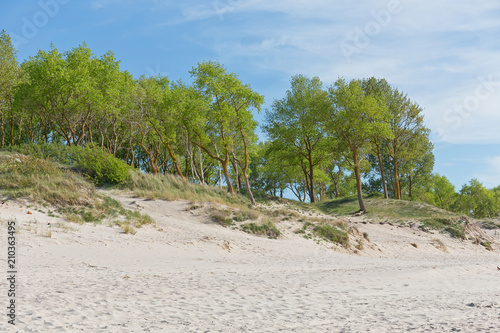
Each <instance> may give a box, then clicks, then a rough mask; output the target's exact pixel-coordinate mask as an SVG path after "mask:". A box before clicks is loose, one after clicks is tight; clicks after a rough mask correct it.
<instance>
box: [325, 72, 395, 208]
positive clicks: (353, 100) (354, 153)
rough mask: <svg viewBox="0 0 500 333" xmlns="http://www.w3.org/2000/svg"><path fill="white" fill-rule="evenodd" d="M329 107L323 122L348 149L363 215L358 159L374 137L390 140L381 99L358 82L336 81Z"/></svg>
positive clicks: (330, 89)
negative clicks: (330, 106) (366, 91)
mask: <svg viewBox="0 0 500 333" xmlns="http://www.w3.org/2000/svg"><path fill="white" fill-rule="evenodd" d="M329 94H330V98H331V101H332V105H333V108H332V109H331V114H330V115H329V116H328V118H327V119H326V124H327V126H328V128H329V131H330V135H331V136H332V137H337V138H339V139H340V140H341V141H343V142H344V143H345V145H346V146H347V147H349V151H350V160H349V162H350V165H351V167H352V170H353V172H354V175H355V178H356V191H357V195H358V202H359V208H360V211H363V212H366V207H365V204H364V201H363V195H362V188H361V156H362V155H363V154H364V153H366V150H367V149H368V148H369V144H370V140H372V138H373V137H374V136H378V137H381V138H391V131H390V127H389V124H388V121H389V119H390V115H389V113H388V112H387V111H386V110H387V108H386V107H385V101H384V99H381V98H380V97H378V96H374V95H369V94H366V93H365V92H364V91H363V89H362V86H361V82H360V81H359V80H353V81H350V82H346V81H345V80H344V79H338V80H337V81H336V82H335V84H334V85H332V86H331V87H330V88H329Z"/></svg>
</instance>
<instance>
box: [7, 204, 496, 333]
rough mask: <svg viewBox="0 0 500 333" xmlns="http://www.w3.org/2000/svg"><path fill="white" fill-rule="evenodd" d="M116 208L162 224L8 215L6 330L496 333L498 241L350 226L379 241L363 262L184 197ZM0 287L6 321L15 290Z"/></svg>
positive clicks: (283, 225) (15, 211) (10, 207)
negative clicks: (11, 225) (236, 222)
mask: <svg viewBox="0 0 500 333" xmlns="http://www.w3.org/2000/svg"><path fill="white" fill-rule="evenodd" d="M116 198H117V199H119V201H121V202H122V204H123V205H124V207H126V208H128V209H138V210H140V211H141V212H144V213H147V214H149V215H150V216H151V217H152V218H153V219H154V220H155V221H156V225H155V226H145V227H143V228H141V229H138V230H137V234H135V235H131V234H125V233H123V231H122V229H120V228H119V227H116V226H115V227H111V226H107V225H94V224H89V223H87V224H82V225H81V224H75V223H68V222H65V221H63V220H62V219H60V218H56V217H50V216H48V214H47V213H46V212H45V213H41V212H39V211H38V210H36V209H34V207H31V208H29V207H27V206H26V203H25V204H22V203H16V202H13V201H7V202H5V203H4V204H2V205H0V217H1V219H2V229H1V230H2V233H3V236H1V237H0V239H1V242H0V245H1V247H0V248H1V249H3V252H4V253H2V254H1V261H0V262H1V265H2V266H3V267H6V266H7V262H6V239H7V227H6V225H7V224H6V222H7V221H16V224H17V228H18V234H17V236H16V237H17V242H18V246H17V253H18V254H17V268H18V276H17V279H18V281H17V290H16V303H17V319H16V321H17V322H16V326H15V327H13V326H12V325H9V324H8V323H7V318H6V316H5V315H4V316H3V319H2V320H1V321H0V331H2V332H7V331H8V332H411V331H414V332H498V330H499V327H500V301H499V300H500V270H498V269H497V266H500V255H499V251H498V241H500V233H497V234H496V235H495V234H494V231H491V232H490V234H489V236H490V237H492V238H493V239H495V240H496V243H495V242H494V243H492V244H493V245H494V248H495V251H487V250H486V249H485V248H484V247H482V246H478V245H474V244H472V243H471V242H470V241H460V240H456V239H452V238H450V237H448V236H445V235H443V234H439V233H436V234H429V233H424V232H421V231H419V230H417V229H414V228H408V227H398V226H395V225H390V224H384V225H380V224H378V223H376V224H375V223H369V222H368V223H366V221H364V220H362V218H351V219H350V220H349V223H351V224H353V225H356V226H357V228H358V229H359V231H360V232H367V233H368V235H369V237H370V240H371V242H370V243H369V244H367V246H365V248H364V249H363V250H362V251H359V252H358V253H357V254H355V253H353V252H352V251H347V250H345V249H343V248H340V247H336V246H335V245H332V244H326V243H324V242H315V241H314V240H307V239H304V238H303V237H301V236H300V235H297V234H295V233H294V230H295V229H296V228H297V227H296V226H294V225H293V223H292V222H288V221H287V222H277V225H278V227H279V228H280V230H281V231H282V232H283V235H282V236H281V237H280V238H279V239H277V240H273V239H266V238H262V237H257V236H253V235H249V234H246V233H244V232H242V231H239V230H233V229H231V228H224V227H222V226H220V225H218V224H215V223H213V222H211V221H210V220H209V219H208V218H207V216H206V214H204V213H203V209H200V210H195V211H187V210H186V207H187V205H188V202H185V201H172V202H170V201H161V200H144V199H140V198H132V197H126V196H121V197H116ZM28 211H29V212H30V213H31V214H28ZM363 222H365V223H363ZM436 239H439V240H441V241H442V243H443V244H444V245H445V246H446V252H444V251H443V249H438V248H437V247H436V246H435V244H434V243H435V240H436ZM433 242H434V243H433ZM412 243H413V245H412ZM4 270H6V268H4ZM0 288H1V295H2V296H1V297H0V299H2V307H3V308H4V312H5V306H6V302H7V298H6V295H7V288H8V286H7V283H6V281H5V280H3V281H2V282H1V285H0Z"/></svg>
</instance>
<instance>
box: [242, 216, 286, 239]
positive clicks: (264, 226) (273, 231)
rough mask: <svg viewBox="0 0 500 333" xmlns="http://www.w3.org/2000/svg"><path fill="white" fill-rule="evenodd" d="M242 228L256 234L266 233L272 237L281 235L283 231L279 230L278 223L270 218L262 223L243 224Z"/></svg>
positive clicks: (265, 234)
mask: <svg viewBox="0 0 500 333" xmlns="http://www.w3.org/2000/svg"><path fill="white" fill-rule="evenodd" d="M241 229H242V230H243V231H244V232H247V233H250V234H254V235H264V236H267V237H268V238H271V239H276V238H278V237H279V236H280V235H281V231H279V229H278V228H277V227H276V225H275V224H274V223H273V222H271V221H269V220H265V221H263V222H262V223H261V224H258V223H253V222H252V223H248V224H242V225H241Z"/></svg>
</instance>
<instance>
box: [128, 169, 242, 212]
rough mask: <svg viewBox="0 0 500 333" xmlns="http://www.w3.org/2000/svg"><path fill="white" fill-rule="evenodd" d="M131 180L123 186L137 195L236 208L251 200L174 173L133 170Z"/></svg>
mask: <svg viewBox="0 0 500 333" xmlns="http://www.w3.org/2000/svg"><path fill="white" fill-rule="evenodd" d="M130 175H131V180H130V181H129V182H128V183H127V184H126V185H124V186H123V188H126V189H129V190H130V191H132V192H133V193H134V194H135V195H137V196H139V197H143V198H149V199H162V200H170V201H173V200H190V201H191V202H212V203H218V204H224V205H228V206H231V207H235V208H245V207H246V208H248V206H249V201H248V199H247V198H245V197H244V196H242V195H238V194H229V193H227V192H226V191H224V190H220V189H218V188H216V187H212V186H202V185H197V184H192V183H190V182H189V181H187V180H185V179H181V178H178V177H176V176H173V175H152V174H145V173H142V172H139V171H132V172H131V174H130Z"/></svg>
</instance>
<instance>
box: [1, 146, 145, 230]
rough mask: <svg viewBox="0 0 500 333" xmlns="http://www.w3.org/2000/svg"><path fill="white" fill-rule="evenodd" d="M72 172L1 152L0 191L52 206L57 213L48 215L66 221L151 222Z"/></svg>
mask: <svg viewBox="0 0 500 333" xmlns="http://www.w3.org/2000/svg"><path fill="white" fill-rule="evenodd" d="M35 155H36V154H35ZM74 171H75V169H71V168H67V167H64V166H62V165H60V164H59V163H56V162H54V160H52V159H43V158H37V157H35V156H26V155H21V154H15V153H8V152H2V153H0V189H1V194H2V195H4V196H6V197H7V198H12V199H16V198H25V199H28V200H30V201H32V202H33V203H38V204H40V205H41V206H48V205H52V206H54V207H55V211H56V212H55V213H53V212H51V211H50V210H49V211H48V213H49V215H50V216H55V217H63V218H65V219H66V220H67V221H69V222H75V223H85V222H91V223H102V221H103V220H106V219H107V220H109V219H113V218H115V224H117V225H120V226H122V227H123V226H124V225H128V227H127V228H128V229H130V228H131V227H132V226H133V227H136V228H140V227H141V226H143V225H145V224H151V223H154V221H153V220H152V219H151V217H150V216H148V215H145V214H141V213H139V212H137V211H130V210H126V209H124V208H123V206H122V205H121V204H120V203H119V202H117V201H116V200H114V199H111V198H109V197H106V196H101V195H98V194H97V192H96V188H95V186H94V184H92V183H90V182H88V181H87V180H86V179H84V177H82V176H81V175H79V174H78V173H76V172H74ZM94 179H95V178H93V180H94Z"/></svg>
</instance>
